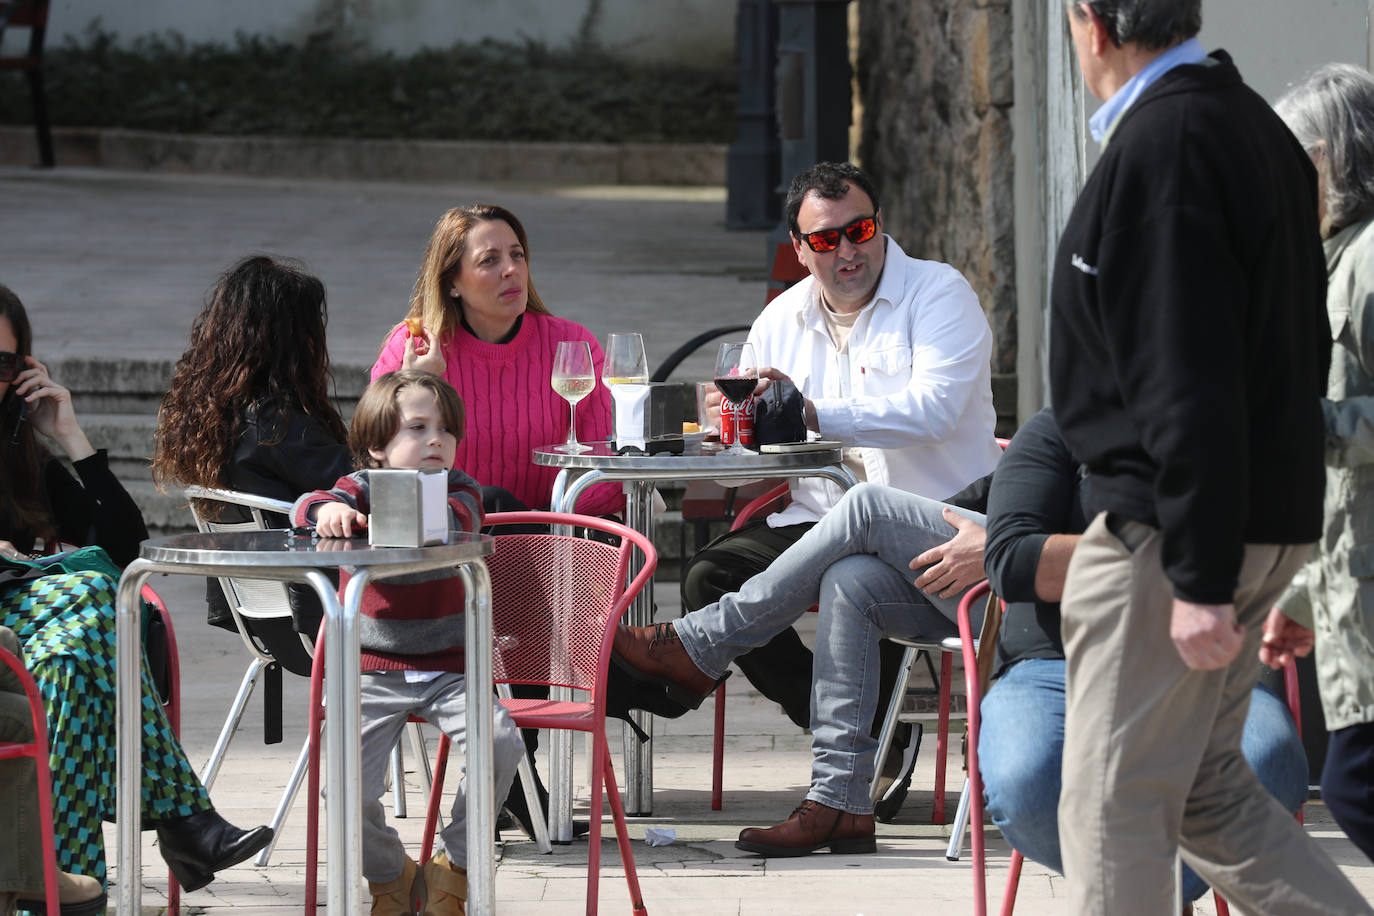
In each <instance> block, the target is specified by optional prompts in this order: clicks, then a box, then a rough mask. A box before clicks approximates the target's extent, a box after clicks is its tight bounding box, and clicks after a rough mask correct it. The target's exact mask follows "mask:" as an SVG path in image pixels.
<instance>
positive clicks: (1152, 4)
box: [1050, 0, 1372, 916]
mask: <svg viewBox="0 0 1374 916" xmlns="http://www.w3.org/2000/svg"><path fill="white" fill-rule="evenodd" d="M1068 17H1069V28H1070V32H1071V33H1072V36H1073V42H1074V46H1075V50H1076V51H1077V53H1078V60H1079V65H1080V67H1081V69H1082V72H1083V78H1084V83H1085V84H1086V85H1087V87H1088V88H1089V89H1090V90H1091V91H1092V92H1093V94H1094V95H1096V96H1097V97H1098V98H1100V99H1102V100H1103V101H1104V102H1105V103H1106V104H1105V105H1104V106H1103V107H1102V109H1101V110H1100V111H1099V112H1098V113H1097V114H1096V115H1095V116H1094V117H1093V119H1092V128H1093V134H1094V136H1095V137H1096V138H1097V139H1098V140H1099V141H1101V142H1103V143H1104V148H1103V153H1102V158H1101V160H1100V161H1099V162H1098V164H1097V167H1096V168H1095V169H1094V171H1093V173H1092V174H1091V175H1090V176H1089V178H1088V181H1087V183H1086V185H1085V186H1084V188H1083V191H1082V193H1081V194H1080V196H1079V199H1078V202H1077V204H1076V205H1075V207H1074V210H1073V212H1072V214H1071V215H1070V217H1069V222H1068V225H1067V226H1066V228H1065V230H1064V234H1063V236H1062V238H1061V240H1060V244H1059V249H1058V253H1057V254H1056V257H1055V266H1054V282H1053V287H1052V307H1053V319H1052V330H1051V351H1050V352H1051V358H1050V384H1051V393H1052V398H1053V403H1054V410H1055V414H1056V416H1057V418H1058V419H1059V422H1060V426H1061V430H1062V433H1063V437H1064V440H1065V442H1066V443H1067V445H1068V446H1069V449H1070V451H1071V452H1072V453H1073V455H1074V456H1075V457H1076V458H1077V459H1079V460H1080V461H1082V462H1083V463H1084V464H1086V466H1087V468H1088V472H1089V474H1090V476H1091V481H1092V487H1091V490H1090V492H1091V493H1092V494H1093V497H1092V501H1093V503H1094V505H1091V506H1088V507H1086V508H1087V510H1088V514H1089V516H1090V517H1092V518H1093V521H1092V522H1091V524H1090V525H1089V527H1088V529H1087V531H1086V532H1085V533H1084V535H1083V538H1082V541H1081V542H1080V543H1079V545H1078V548H1077V550H1075V551H1074V553H1073V558H1072V560H1071V562H1070V565H1069V572H1068V578H1067V580H1066V583H1065V589H1064V601H1063V607H1062V611H1063V622H1062V626H1063V637H1064V651H1065V657H1066V662H1067V698H1066V699H1067V703H1066V713H1067V719H1066V724H1065V736H1064V765H1063V778H1064V786H1065V787H1066V791H1065V793H1064V795H1063V798H1062V800H1061V803H1060V807H1059V828H1060V837H1061V849H1062V852H1063V858H1064V869H1065V874H1066V876H1067V878H1068V880H1069V894H1070V900H1071V901H1072V909H1073V911H1074V912H1077V913H1083V914H1100V913H1110V914H1112V916H1122V914H1126V916H1130V914H1135V913H1140V914H1159V913H1165V912H1169V911H1170V910H1176V908H1177V897H1176V896H1175V890H1174V876H1173V871H1174V868H1173V863H1174V857H1175V851H1176V850H1177V849H1181V850H1182V854H1183V857H1184V859H1185V860H1186V861H1187V862H1188V864H1190V865H1192V866H1193V867H1194V868H1195V869H1196V870H1197V871H1198V872H1199V873H1200V874H1201V875H1202V876H1203V877H1204V878H1205V879H1206V880H1207V881H1208V882H1209V883H1211V884H1212V885H1213V886H1215V887H1217V888H1219V889H1220V890H1221V891H1222V893H1224V894H1225V895H1226V897H1227V898H1228V899H1230V900H1231V901H1232V902H1233V903H1234V904H1236V905H1238V906H1239V907H1240V908H1241V909H1243V910H1245V911H1246V912H1247V913H1281V914H1284V916H1289V914H1299V913H1368V912H1372V911H1371V910H1370V907H1369V906H1368V904H1367V903H1365V901H1364V900H1363V899H1362V898H1361V897H1360V895H1359V893H1358V892H1357V891H1356V890H1355V888H1354V887H1353V886H1352V885H1351V884H1350V882H1349V881H1348V880H1347V879H1346V878H1345V877H1344V876H1343V875H1342V874H1341V872H1340V871H1339V870H1338V869H1337V868H1336V866H1335V865H1334V864H1333V863H1332V862H1331V861H1330V860H1329V859H1328V858H1327V857H1326V856H1325V855H1324V854H1322V853H1321V852H1319V851H1318V849H1317V847H1316V846H1315V845H1314V844H1313V843H1312V841H1311V840H1309V839H1308V837H1307V836H1306V835H1305V834H1304V832H1303V831H1302V828H1301V827H1300V826H1299V825H1298V824H1297V823H1296V822H1295V821H1294V820H1293V817H1292V816H1291V815H1290V814H1289V813H1288V812H1287V811H1285V810H1283V807H1282V806H1281V805H1279V804H1278V803H1277V802H1275V801H1274V800H1273V799H1272V798H1270V797H1269V796H1268V795H1267V793H1265V791H1264V789H1263V788H1262V787H1261V786H1260V784H1259V782H1258V780H1257V779H1256V777H1255V775H1254V773H1253V772H1252V771H1251V770H1250V768H1249V767H1248V766H1247V765H1246V763H1245V760H1244V758H1243V757H1242V756H1241V748H1240V735H1241V730H1242V726H1243V724H1244V721H1245V716H1246V710H1247V706H1248V703H1249V696H1250V690H1251V688H1252V687H1253V686H1254V682H1255V665H1256V653H1257V650H1258V647H1259V639H1260V625H1261V623H1262V622H1263V619H1264V617H1265V615H1266V614H1267V612H1268V610H1269V609H1270V607H1271V606H1272V604H1273V601H1274V599H1275V598H1276V597H1278V595H1279V593H1280V592H1281V591H1282V590H1283V588H1284V586H1285V585H1286V583H1287V582H1288V580H1289V579H1290V578H1291V576H1292V575H1293V573H1294V572H1295V571H1296V570H1297V569H1298V567H1299V566H1301V565H1302V563H1303V561H1304V560H1305V559H1306V557H1307V555H1308V552H1309V545H1310V544H1311V543H1312V542H1314V541H1315V540H1316V539H1317V537H1318V534H1319V532H1320V527H1321V512H1322V487H1323V474H1324V472H1323V465H1322V460H1323V459H1322V447H1323V434H1322V428H1323V427H1322V417H1321V411H1320V406H1319V403H1318V398H1320V396H1321V395H1322V393H1323V391H1324V390H1325V383H1326V372H1327V365H1328V362H1329V358H1330V357H1329V354H1330V340H1329V337H1328V334H1329V330H1328V328H1327V325H1326V315H1325V307H1324V303H1325V282H1326V272H1325V266H1324V262H1323V257H1322V250H1321V246H1320V244H1319V243H1318V239H1317V234H1316V233H1315V232H1314V231H1313V227H1314V226H1316V225H1317V216H1316V210H1315V174H1314V171H1313V169H1312V166H1311V163H1310V161H1309V160H1308V157H1307V155H1306V154H1305V153H1304V152H1303V150H1302V149H1301V148H1300V147H1299V145H1298V144H1297V142H1296V141H1295V140H1294V139H1293V137H1292V135H1291V134H1289V132H1288V131H1287V129H1286V128H1285V127H1284V126H1283V124H1282V122H1280V121H1279V120H1278V118H1277V117H1276V116H1275V115H1274V113H1273V112H1272V110H1271V109H1270V107H1269V105H1268V104H1267V103H1265V101H1264V100H1263V99H1262V98H1260V97H1259V96H1258V95H1257V94H1255V93H1254V92H1253V91H1252V90H1250V89H1249V88H1247V87H1246V86H1245V84H1244V83H1243V82H1242V81H1241V77H1240V74H1239V73H1238V72H1237V70H1236V68H1235V66H1234V65H1233V64H1232V63H1231V60H1230V58H1229V57H1228V56H1227V55H1226V53H1225V52H1224V51H1217V52H1215V53H1214V54H1212V55H1211V56H1210V57H1209V56H1207V54H1206V52H1205V50H1204V49H1203V48H1202V46H1201V44H1200V43H1199V42H1198V41H1197V39H1196V38H1195V36H1196V34H1197V32H1198V29H1199V28H1200V27H1201V2H1200V0H1091V2H1072V3H1071V4H1070V6H1069V9H1068ZM1069 787H1072V789H1071V790H1070V789H1069Z"/></svg>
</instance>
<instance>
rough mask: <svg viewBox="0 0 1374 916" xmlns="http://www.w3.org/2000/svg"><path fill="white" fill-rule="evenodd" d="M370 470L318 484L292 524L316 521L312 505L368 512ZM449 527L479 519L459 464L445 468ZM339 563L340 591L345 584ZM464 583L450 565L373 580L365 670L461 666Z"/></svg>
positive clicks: (472, 527) (472, 488)
mask: <svg viewBox="0 0 1374 916" xmlns="http://www.w3.org/2000/svg"><path fill="white" fill-rule="evenodd" d="M370 493H371V488H370V485H369V481H368V472H367V471H355V472H354V473H352V474H349V475H348V476H347V477H340V478H339V480H338V482H337V483H335V484H334V487H333V489H330V490H316V491H315V492H313V493H306V494H305V495H303V496H301V497H300V498H299V499H297V500H296V504H295V505H294V506H293V507H292V508H291V521H292V524H295V525H309V524H313V522H314V519H313V513H312V511H311V510H312V509H314V508H316V507H318V506H319V505H320V504H321V503H326V502H338V503H344V504H346V505H349V506H352V507H353V508H355V509H357V510H358V511H359V512H363V513H370V512H371V511H372V510H371V508H370V507H371V504H372V503H371V499H370ZM448 506H449V528H450V530H457V531H466V532H469V533H476V531H477V529H478V528H480V527H481V525H482V500H481V498H480V497H479V496H478V494H477V482H476V481H475V480H473V479H472V478H471V477H469V476H468V475H467V474H464V473H463V472H462V471H459V470H456V469H455V470H451V471H449V472H448ZM348 579H349V576H348V573H347V571H344V570H341V571H340V576H339V594H340V596H342V595H343V591H344V589H345V588H346V587H347V586H348ZM463 597H464V596H463V584H462V580H461V579H459V578H458V576H457V575H456V574H454V572H453V570H451V569H439V570H433V571H430V572H425V573H415V574H413V575H408V576H397V577H396V578H394V579H386V580H383V581H379V582H374V583H373V584H372V586H371V587H369V588H368V590H367V591H366V592H365V593H364V594H363V598H362V608H361V611H362V613H361V616H360V617H359V618H358V634H359V637H360V639H361V642H362V670H363V671H405V670H411V671H452V672H455V673H461V672H462V670H463V661H464V654H463V653H464V649H463V627H464V622H463Z"/></svg>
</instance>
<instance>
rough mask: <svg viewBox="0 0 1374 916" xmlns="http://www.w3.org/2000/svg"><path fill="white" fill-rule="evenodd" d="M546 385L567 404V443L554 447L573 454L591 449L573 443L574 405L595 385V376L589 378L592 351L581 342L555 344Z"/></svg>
mask: <svg viewBox="0 0 1374 916" xmlns="http://www.w3.org/2000/svg"><path fill="white" fill-rule="evenodd" d="M549 383H550V384H551V385H553V390H554V391H556V392H558V394H559V396H560V397H562V398H563V400H565V401H567V402H568V441H567V442H565V443H564V444H562V445H560V446H558V450H559V451H560V452H571V453H574V454H576V453H577V452H585V451H589V450H590V449H591V446H589V445H583V444H582V443H581V442H578V441H577V402H578V401H580V400H582V399H583V398H585V397H586V396H587V395H589V394H591V393H592V389H593V388H594V387H595V386H596V376H594V375H592V348H591V346H590V345H589V344H588V343H587V342H586V341H585V340H560V341H559V342H558V352H556V353H555V354H554V356H553V372H552V373H550V376H549Z"/></svg>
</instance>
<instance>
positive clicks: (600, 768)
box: [568, 725, 621, 916]
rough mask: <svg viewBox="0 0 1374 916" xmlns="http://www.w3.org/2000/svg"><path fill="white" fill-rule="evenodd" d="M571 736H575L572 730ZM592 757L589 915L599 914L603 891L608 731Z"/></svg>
mask: <svg viewBox="0 0 1374 916" xmlns="http://www.w3.org/2000/svg"><path fill="white" fill-rule="evenodd" d="M602 727H603V728H604V727H605V726H604V725H603V726H602ZM568 737H569V738H570V739H571V738H572V737H573V735H572V733H571V732H569V733H568ZM591 758H592V759H591V764H592V779H591V787H590V788H591V807H590V812H589V814H590V816H589V817H588V819H587V916H597V908H596V905H597V896H598V894H599V893H600V890H601V792H602V789H603V787H604V786H606V779H605V775H604V774H605V773H606V769H607V767H608V766H609V765H610V760H611V752H610V748H609V746H608V745H607V744H606V738H605V733H604V732H603V733H601V734H595V735H593V736H592V754H591ZM598 777H600V778H598ZM612 783H614V780H612ZM607 791H609V789H608V790H607ZM611 812H612V814H614V812H615V802H612V803H611ZM615 826H616V830H620V829H621V828H620V824H619V823H617V824H616V825H615Z"/></svg>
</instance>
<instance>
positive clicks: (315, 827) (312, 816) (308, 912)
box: [305, 691, 324, 916]
mask: <svg viewBox="0 0 1374 916" xmlns="http://www.w3.org/2000/svg"><path fill="white" fill-rule="evenodd" d="M311 707H312V712H311V716H310V734H309V737H308V738H307V739H306V746H305V753H307V754H309V766H308V768H307V773H308V775H309V778H308V780H307V783H306V786H307V788H306V792H307V794H308V795H309V798H307V799H306V805H305V916H314V913H315V908H316V905H317V901H318V899H319V867H320V751H321V746H322V742H323V741H324V722H323V721H322V716H318V717H317V715H316V714H315V712H314V707H315V697H314V696H313V691H312V697H311ZM321 709H322V707H321Z"/></svg>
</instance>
